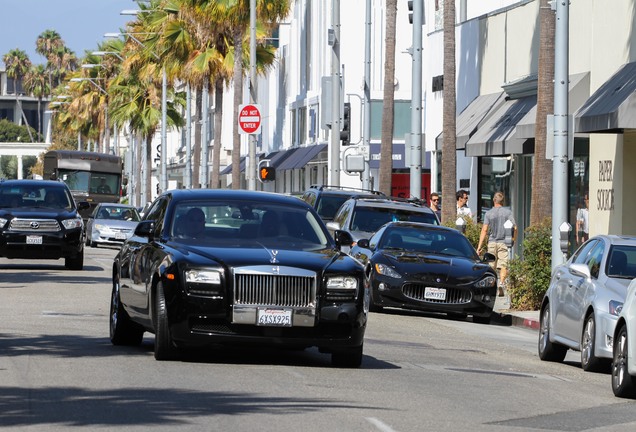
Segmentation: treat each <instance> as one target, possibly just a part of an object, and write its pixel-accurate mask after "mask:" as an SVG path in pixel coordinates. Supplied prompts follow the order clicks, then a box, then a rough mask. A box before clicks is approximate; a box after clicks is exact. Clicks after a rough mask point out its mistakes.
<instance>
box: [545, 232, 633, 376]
mask: <svg viewBox="0 0 636 432" xmlns="http://www.w3.org/2000/svg"><path fill="white" fill-rule="evenodd" d="M634 277H636V237H628V236H616V235H601V236H597V237H593V238H591V239H590V240H588V241H587V242H585V243H584V244H583V245H582V246H581V247H580V248H579V249H578V250H577V251H576V252H575V253H574V255H572V257H571V258H570V259H569V260H568V261H567V262H565V263H564V264H562V265H559V266H557V267H556V268H555V269H554V270H553V272H552V279H551V281H550V286H549V288H548V291H547V292H546V294H545V297H544V298H543V303H542V305H541V315H540V317H541V318H540V320H541V323H540V331H539V357H540V358H541V360H546V361H559V362H560V361H563V359H564V358H565V354H566V352H567V350H568V349H573V350H577V351H580V352H581V367H582V368H583V370H586V371H590V370H601V369H606V368H607V367H608V366H609V364H610V359H611V358H612V354H613V353H612V345H613V340H614V329H615V327H616V322H617V320H618V315H619V314H620V312H621V309H622V307H623V303H624V302H625V296H626V294H627V287H628V285H629V283H630V282H631V280H632V279H634Z"/></svg>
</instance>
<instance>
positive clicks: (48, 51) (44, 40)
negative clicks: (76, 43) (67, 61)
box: [35, 30, 64, 88]
mask: <svg viewBox="0 0 636 432" xmlns="http://www.w3.org/2000/svg"><path fill="white" fill-rule="evenodd" d="M63 46H64V41H63V40H62V37H61V36H60V34H59V33H58V32H56V31H55V30H45V31H43V32H42V33H40V35H39V36H38V38H37V40H36V41H35V52H36V53H38V54H40V55H41V56H43V57H44V58H45V59H46V60H47V64H46V70H47V72H48V76H49V88H53V63H52V62H51V60H52V59H53V54H54V53H55V52H56V51H57V50H58V49H60V48H61V47H63Z"/></svg>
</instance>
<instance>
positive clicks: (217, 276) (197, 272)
mask: <svg viewBox="0 0 636 432" xmlns="http://www.w3.org/2000/svg"><path fill="white" fill-rule="evenodd" d="M185 279H186V282H189V283H208V284H215V285H218V284H220V283H221V273H220V272H218V271H216V270H205V269H191V270H186V272H185Z"/></svg>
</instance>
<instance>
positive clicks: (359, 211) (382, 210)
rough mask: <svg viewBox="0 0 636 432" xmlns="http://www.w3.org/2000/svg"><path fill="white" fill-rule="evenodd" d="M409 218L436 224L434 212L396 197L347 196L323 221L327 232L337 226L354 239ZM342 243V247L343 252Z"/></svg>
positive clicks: (365, 236) (414, 202) (367, 235)
mask: <svg viewBox="0 0 636 432" xmlns="http://www.w3.org/2000/svg"><path fill="white" fill-rule="evenodd" d="M396 221H410V222H424V223H429V224H434V225H439V219H437V216H436V215H435V212H433V210H431V209H430V208H429V207H427V206H425V205H424V204H422V203H421V202H420V201H419V200H418V201H411V200H404V199H399V198H394V197H391V198H385V199H378V198H375V199H367V198H357V197H356V198H350V199H349V200H347V201H346V202H345V203H344V204H342V206H341V207H340V210H338V212H337V213H336V215H335V216H334V218H333V221H332V222H327V228H328V229H329V232H330V233H331V234H332V235H333V233H334V232H335V231H337V230H342V231H346V232H348V233H349V234H351V237H352V239H353V241H354V242H357V241H358V240H359V239H361V238H370V237H371V236H372V235H373V233H375V232H376V231H377V230H378V229H380V227H381V226H382V225H384V224H385V223H387V222H396ZM346 249H347V248H346V247H344V246H343V247H342V250H343V252H346Z"/></svg>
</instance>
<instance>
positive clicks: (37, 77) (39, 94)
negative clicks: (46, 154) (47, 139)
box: [24, 64, 51, 139]
mask: <svg viewBox="0 0 636 432" xmlns="http://www.w3.org/2000/svg"><path fill="white" fill-rule="evenodd" d="M49 77H50V75H49V74H48V72H47V70H46V67H45V66H44V65H41V64H39V65H36V66H33V67H31V69H30V70H29V72H27V74H26V76H25V77H24V90H25V91H26V92H27V93H29V94H32V95H33V96H34V97H36V98H37V99H38V137H39V139H41V138H42V99H43V98H45V97H49V96H50V94H51V87H50V85H49Z"/></svg>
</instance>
